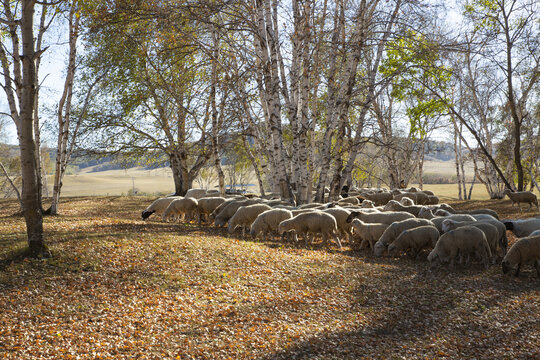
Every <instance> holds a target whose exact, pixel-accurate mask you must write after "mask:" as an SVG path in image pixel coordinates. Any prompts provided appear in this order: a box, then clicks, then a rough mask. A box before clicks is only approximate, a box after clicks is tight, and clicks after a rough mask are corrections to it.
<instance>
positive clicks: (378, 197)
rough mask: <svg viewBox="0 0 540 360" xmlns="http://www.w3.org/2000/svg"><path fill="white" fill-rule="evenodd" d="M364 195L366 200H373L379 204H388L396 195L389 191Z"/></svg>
mask: <svg viewBox="0 0 540 360" xmlns="http://www.w3.org/2000/svg"><path fill="white" fill-rule="evenodd" d="M363 197H364V198H365V199H366V200H370V201H373V203H374V204H375V205H377V206H379V205H386V203H388V202H389V201H390V200H392V199H393V197H394V195H392V193H389V192H383V193H376V194H365V195H363Z"/></svg>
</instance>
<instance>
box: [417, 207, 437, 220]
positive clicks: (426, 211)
mask: <svg viewBox="0 0 540 360" xmlns="http://www.w3.org/2000/svg"><path fill="white" fill-rule="evenodd" d="M416 217H418V218H422V219H433V218H434V217H435V215H433V211H432V210H431V209H430V208H428V207H427V206H422V208H421V209H420V211H418V215H416Z"/></svg>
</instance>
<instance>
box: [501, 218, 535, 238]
mask: <svg viewBox="0 0 540 360" xmlns="http://www.w3.org/2000/svg"><path fill="white" fill-rule="evenodd" d="M503 224H504V225H505V226H506V229H507V230H510V231H512V232H513V233H514V235H516V236H517V237H519V238H522V237H527V236H530V235H531V233H532V232H533V231H535V230H540V219H537V218H531V219H522V220H506V221H503Z"/></svg>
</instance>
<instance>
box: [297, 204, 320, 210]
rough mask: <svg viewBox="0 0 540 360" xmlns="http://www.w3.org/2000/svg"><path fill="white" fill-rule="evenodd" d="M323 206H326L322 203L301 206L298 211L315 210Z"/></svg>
mask: <svg viewBox="0 0 540 360" xmlns="http://www.w3.org/2000/svg"><path fill="white" fill-rule="evenodd" d="M322 205H324V204H321V203H311V204H303V205H300V206H299V207H298V209H314V208H317V207H319V206H322Z"/></svg>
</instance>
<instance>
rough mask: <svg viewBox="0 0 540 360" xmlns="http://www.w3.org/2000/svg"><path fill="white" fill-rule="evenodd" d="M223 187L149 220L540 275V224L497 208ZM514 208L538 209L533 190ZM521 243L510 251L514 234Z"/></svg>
mask: <svg viewBox="0 0 540 360" xmlns="http://www.w3.org/2000/svg"><path fill="white" fill-rule="evenodd" d="M218 195H219V193H218V192H217V191H215V190H208V191H207V190H204V189H190V190H189V191H188V192H187V193H186V195H185V196H184V197H180V196H169V197H164V198H160V199H157V200H155V201H154V202H153V203H152V204H150V205H149V206H148V207H147V208H146V209H145V210H144V211H143V212H142V218H143V220H144V219H147V218H148V217H150V216H151V215H152V214H154V213H155V214H156V215H161V217H162V219H163V220H164V221H167V220H169V219H171V218H176V219H181V220H183V221H190V220H193V221H198V222H199V223H201V222H203V221H205V222H210V221H213V222H214V224H215V226H216V227H222V226H225V225H227V226H228V232H229V233H233V232H234V231H235V230H236V229H237V228H239V227H240V228H241V229H242V236H243V237H244V236H245V232H246V230H249V232H250V235H251V237H252V238H253V239H255V238H257V237H258V236H262V239H263V241H264V240H266V237H267V236H269V235H270V236H272V238H273V237H274V236H275V235H276V234H278V235H281V240H282V241H284V240H285V238H286V237H287V239H288V240H289V241H294V242H297V241H298V236H302V237H303V240H304V242H305V244H306V246H307V245H308V244H309V243H311V242H312V241H313V238H314V237H321V238H322V241H323V245H325V244H326V243H327V242H328V240H329V239H332V240H333V241H335V243H336V244H337V245H338V246H339V247H341V246H342V241H347V242H348V243H349V245H350V246H351V247H353V248H360V249H364V248H367V247H369V248H370V249H371V251H373V254H374V255H375V256H383V255H384V254H386V253H387V254H388V255H390V256H394V257H395V256H400V255H401V254H403V253H410V254H412V255H413V256H416V257H419V256H420V254H421V253H422V252H423V251H424V250H425V249H426V250H429V251H430V252H429V255H428V256H427V259H428V261H429V262H430V263H432V264H434V263H436V262H440V263H450V265H451V266H452V267H453V266H454V264H455V262H456V261H458V262H459V263H460V264H463V263H467V264H468V263H469V262H471V261H479V262H481V263H482V264H484V265H485V266H486V268H487V267H488V266H489V264H494V263H496V262H497V261H499V260H500V259H501V258H502V262H501V265H502V270H503V273H507V272H508V271H511V270H513V271H514V274H515V276H518V275H519V272H520V269H521V266H522V265H524V264H526V263H531V262H532V263H533V265H534V267H535V269H536V272H537V274H538V276H539V277H540V219H538V218H530V219H523V220H506V221H500V220H499V217H498V214H497V213H496V212H495V211H493V210H490V209H478V210H472V211H456V210H455V209H453V208H452V207H451V206H450V205H448V204H444V203H442V204H441V203H439V198H438V197H437V196H435V195H434V194H433V193H432V192H430V191H426V190H424V191H421V190H418V189H416V188H414V187H413V188H410V189H394V190H386V189H353V190H352V191H350V192H349V194H347V195H348V196H347V197H345V198H342V197H340V199H339V200H337V201H332V202H328V203H325V204H322V203H310V204H304V205H300V206H293V205H291V204H290V203H288V202H283V201H281V200H279V199H275V198H273V197H272V195H269V196H266V197H265V198H261V197H258V196H256V195H254V194H250V195H245V196H243V195H228V196H227V197H221V196H218ZM508 196H509V198H510V199H511V200H512V206H514V204H515V203H517V204H518V206H519V207H520V210H521V206H520V203H529V205H530V206H529V208H531V207H532V204H535V205H536V206H537V208H538V201H537V199H536V195H534V194H533V193H531V192H518V193H508ZM507 230H510V231H512V232H513V233H514V234H515V235H516V236H518V237H520V239H519V240H518V241H517V242H516V243H515V244H514V245H513V246H512V248H511V249H510V250H509V251H507V247H508V239H507V235H506V231H507Z"/></svg>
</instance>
